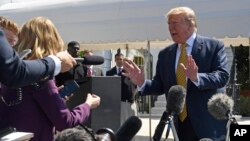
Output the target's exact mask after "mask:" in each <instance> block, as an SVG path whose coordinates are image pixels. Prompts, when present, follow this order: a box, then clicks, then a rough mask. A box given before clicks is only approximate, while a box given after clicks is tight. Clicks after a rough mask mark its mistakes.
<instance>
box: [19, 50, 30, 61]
mask: <svg viewBox="0 0 250 141" xmlns="http://www.w3.org/2000/svg"><path fill="white" fill-rule="evenodd" d="M30 53H31V49H25V50H23V51H22V52H20V53H19V57H20V59H24V58H25V57H27V56H28V55H29V54H30Z"/></svg>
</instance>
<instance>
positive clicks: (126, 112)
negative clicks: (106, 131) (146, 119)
mask: <svg viewBox="0 0 250 141" xmlns="http://www.w3.org/2000/svg"><path fill="white" fill-rule="evenodd" d="M123 59H124V55H123V54H122V53H121V52H120V49H118V52H117V54H116V55H115V63H116V66H115V67H113V68H111V69H110V70H108V71H107V72H106V76H121V119H120V124H121V125H122V124H123V123H124V122H125V121H126V120H127V119H128V118H129V117H131V116H135V115H137V110H136V103H135V97H134V95H135V90H136V89H135V88H136V86H135V85H134V84H133V83H132V82H131V81H130V80H129V78H127V77H125V76H123V75H122V72H124V69H123V65H122V64H123Z"/></svg>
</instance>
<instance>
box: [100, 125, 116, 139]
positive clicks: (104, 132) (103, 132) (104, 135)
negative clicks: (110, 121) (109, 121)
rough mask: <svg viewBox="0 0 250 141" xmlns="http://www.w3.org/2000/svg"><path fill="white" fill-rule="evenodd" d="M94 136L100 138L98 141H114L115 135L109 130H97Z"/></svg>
mask: <svg viewBox="0 0 250 141" xmlns="http://www.w3.org/2000/svg"><path fill="white" fill-rule="evenodd" d="M96 134H97V135H101V136H102V137H101V139H100V141H116V137H115V133H114V132H113V130H111V129H110V128H102V129H98V130H97V131H96Z"/></svg>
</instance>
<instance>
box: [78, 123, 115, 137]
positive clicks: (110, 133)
mask: <svg viewBox="0 0 250 141" xmlns="http://www.w3.org/2000/svg"><path fill="white" fill-rule="evenodd" d="M81 127H82V128H83V129H84V130H85V131H86V132H87V133H89V134H90V135H91V137H92V139H93V140H94V141H108V140H107V138H106V137H109V138H110V139H111V141H116V137H115V134H114V132H113V130H111V129H109V128H101V129H98V130H97V131H96V134H94V132H93V130H91V129H90V128H88V127H86V126H84V125H81ZM95 135H103V138H102V139H101V140H97V137H96V136H95Z"/></svg>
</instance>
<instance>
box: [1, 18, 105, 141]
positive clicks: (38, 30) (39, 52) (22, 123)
mask: <svg viewBox="0 0 250 141" xmlns="http://www.w3.org/2000/svg"><path fill="white" fill-rule="evenodd" d="M18 37H19V40H18V42H17V44H16V46H15V48H16V49H17V51H22V50H24V49H31V50H32V53H31V54H29V55H28V56H27V58H26V59H27V60H33V59H40V58H43V57H46V56H48V55H55V54H56V53H58V52H60V51H62V47H63V44H64V43H63V40H62V38H61V37H60V35H59V33H58V31H57V29H56V27H55V26H54V24H53V23H52V22H51V21H50V20H49V19H47V18H43V17H36V18H33V19H31V20H30V21H28V22H27V23H25V24H24V26H23V27H22V29H21V31H20V34H19V36H18ZM99 104H100V98H99V97H98V96H96V95H90V94H88V96H87V100H86V102H85V103H83V104H81V105H78V106H77V107H75V108H74V109H72V110H69V109H68V108H67V106H66V105H65V103H64V101H63V100H62V98H61V97H60V95H59V94H58V88H57V87H56V85H55V82H54V80H48V81H45V82H39V83H36V84H33V85H30V86H26V87H22V88H21V89H18V90H17V89H12V88H8V87H5V86H3V87H2V95H1V100H0V107H1V108H2V109H0V112H1V115H5V116H4V117H3V121H5V122H6V123H7V124H8V125H9V126H12V127H16V129H17V130H18V131H25V132H33V133H34V138H33V139H32V141H53V136H54V133H55V131H56V130H59V131H60V130H63V129H65V128H70V127H73V126H76V125H78V124H80V123H83V122H84V121H86V120H87V119H88V117H89V113H90V109H91V108H96V107H97V106H99Z"/></svg>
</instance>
